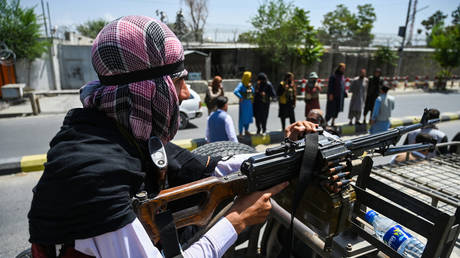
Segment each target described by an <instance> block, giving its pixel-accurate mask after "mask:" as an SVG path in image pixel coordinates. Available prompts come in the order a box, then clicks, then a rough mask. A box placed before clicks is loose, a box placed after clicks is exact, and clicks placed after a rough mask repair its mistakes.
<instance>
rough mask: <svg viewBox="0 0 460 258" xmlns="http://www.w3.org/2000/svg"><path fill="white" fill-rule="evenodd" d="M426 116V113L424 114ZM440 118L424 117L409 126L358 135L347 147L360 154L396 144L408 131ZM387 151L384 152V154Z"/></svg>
mask: <svg viewBox="0 0 460 258" xmlns="http://www.w3.org/2000/svg"><path fill="white" fill-rule="evenodd" d="M424 116H425V115H424ZM439 121H440V120H439V119H432V120H425V121H424V119H423V117H422V121H421V122H420V123H417V124H413V125H408V126H399V127H396V128H393V129H390V130H388V131H385V132H381V133H377V134H372V135H367V136H362V137H358V138H355V139H352V140H349V141H346V142H345V147H346V148H347V149H348V150H350V151H351V152H352V153H353V154H354V155H356V156H360V155H362V154H363V152H364V151H366V150H369V149H378V148H386V147H388V146H389V145H396V144H397V143H398V141H399V139H400V138H401V136H402V135H404V134H405V133H407V132H410V131H414V130H417V129H420V128H422V127H424V126H427V125H432V124H435V123H437V122H439ZM383 153H385V152H382V154H383ZM385 155H390V154H385Z"/></svg>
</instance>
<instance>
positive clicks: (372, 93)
mask: <svg viewBox="0 0 460 258" xmlns="http://www.w3.org/2000/svg"><path fill="white" fill-rule="evenodd" d="M380 75H382V70H380V68H377V69H375V71H374V76H371V77H370V78H369V84H368V87H367V94H366V104H365V105H364V117H363V124H366V116H367V113H368V112H369V111H370V112H371V115H370V116H371V117H372V112H373V109H374V104H375V100H376V99H377V97H378V96H379V89H380V87H382V83H383V81H382V80H381V79H380ZM370 119H371V118H370V117H369V120H370Z"/></svg>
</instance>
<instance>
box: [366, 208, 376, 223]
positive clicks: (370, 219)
mask: <svg viewBox="0 0 460 258" xmlns="http://www.w3.org/2000/svg"><path fill="white" fill-rule="evenodd" d="M375 216H378V214H377V212H375V211H373V210H370V211H368V212H366V216H365V217H364V218H365V219H366V221H367V222H369V223H371V224H372V223H373V222H374V218H375Z"/></svg>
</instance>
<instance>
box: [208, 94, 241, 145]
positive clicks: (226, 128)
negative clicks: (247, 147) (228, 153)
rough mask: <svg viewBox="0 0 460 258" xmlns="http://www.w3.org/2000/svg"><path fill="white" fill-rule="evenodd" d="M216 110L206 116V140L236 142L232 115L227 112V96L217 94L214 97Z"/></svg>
mask: <svg viewBox="0 0 460 258" xmlns="http://www.w3.org/2000/svg"><path fill="white" fill-rule="evenodd" d="M216 104H217V110H216V111H214V112H213V113H211V115H210V116H209V117H208V123H207V127H206V141H207V142H217V141H232V142H238V139H237V138H236V132H235V127H234V126H233V120H232V117H231V116H230V115H229V114H227V110H228V98H227V97H225V96H219V97H217V99H216Z"/></svg>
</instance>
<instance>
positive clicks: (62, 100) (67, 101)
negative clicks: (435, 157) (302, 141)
mask: <svg viewBox="0 0 460 258" xmlns="http://www.w3.org/2000/svg"><path fill="white" fill-rule="evenodd" d="M448 90H449V91H451V92H452V91H454V92H457V91H459V90H460V88H459V87H454V88H448ZM424 92H426V91H424V90H422V89H413V88H409V89H404V88H397V89H395V90H391V91H390V94H391V95H393V96H398V95H405V94H418V93H424ZM199 95H200V97H201V101H202V102H203V103H204V95H205V94H199ZM225 96H227V97H228V99H229V104H231V105H232V104H238V103H239V100H238V98H237V97H236V96H235V95H234V94H233V92H232V91H226V92H225ZM297 98H298V99H299V100H301V99H303V95H299V96H297ZM320 99H326V94H321V95H320ZM38 102H39V105H40V109H41V114H60V113H66V112H67V111H68V110H70V109H72V108H78V107H82V105H81V103H80V96H79V95H78V94H63V95H57V94H53V95H52V96H46V95H40V96H39V101H38ZM30 115H33V112H32V106H31V103H30V101H29V99H27V98H26V99H24V101H19V104H18V103H13V104H10V103H9V102H5V101H1V100H0V119H1V118H5V117H17V116H30Z"/></svg>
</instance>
